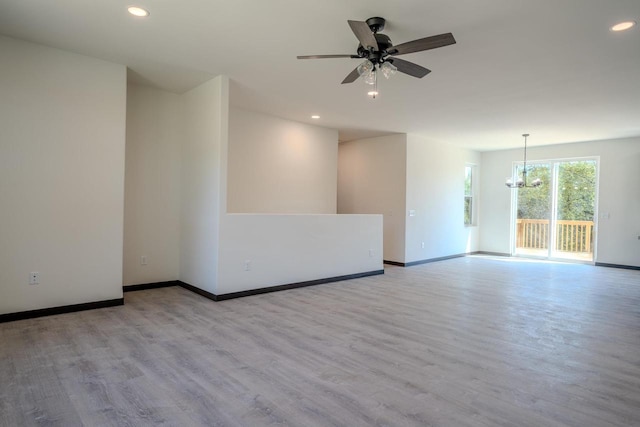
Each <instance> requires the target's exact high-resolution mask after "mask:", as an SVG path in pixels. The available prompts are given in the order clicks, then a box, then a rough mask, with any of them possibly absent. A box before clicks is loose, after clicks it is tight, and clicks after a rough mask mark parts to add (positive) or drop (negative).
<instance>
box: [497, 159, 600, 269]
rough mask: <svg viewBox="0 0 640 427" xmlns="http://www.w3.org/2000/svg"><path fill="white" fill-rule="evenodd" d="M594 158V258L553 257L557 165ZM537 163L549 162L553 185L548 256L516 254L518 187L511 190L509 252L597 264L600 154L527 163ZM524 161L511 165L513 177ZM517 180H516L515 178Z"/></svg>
mask: <svg viewBox="0 0 640 427" xmlns="http://www.w3.org/2000/svg"><path fill="white" fill-rule="evenodd" d="M587 160H593V161H595V162H596V186H595V187H596V188H595V192H596V194H595V206H594V213H593V241H592V245H593V259H592V260H591V261H577V260H571V259H566V258H558V257H552V256H551V252H552V247H553V244H554V243H555V238H556V230H555V228H556V227H555V223H556V215H557V207H558V187H557V185H556V181H557V178H558V177H557V169H558V168H557V165H558V164H560V163H564V162H579V161H587ZM537 164H548V165H549V167H550V172H551V173H550V179H551V182H550V185H551V206H550V209H551V217H550V218H549V236H548V239H549V240H548V241H547V255H546V256H535V255H522V254H516V238H517V236H516V233H517V230H516V221H517V218H518V191H519V190H518V189H513V190H511V220H510V225H509V227H510V229H509V230H510V232H509V236H510V240H509V253H510V254H511V256H514V257H520V258H528V259H540V260H548V261H559V262H571V263H575V264H589V265H595V263H596V259H597V252H598V230H599V226H598V225H599V222H600V221H599V219H600V214H599V210H598V209H599V203H600V156H581V157H563V158H553V159H544V160H529V161H527V165H537ZM523 165H524V162H522V161H514V162H512V165H511V176H512V178H513V177H515V176H516V173H517V168H518V166H520V167H522V166H523ZM514 182H515V180H514Z"/></svg>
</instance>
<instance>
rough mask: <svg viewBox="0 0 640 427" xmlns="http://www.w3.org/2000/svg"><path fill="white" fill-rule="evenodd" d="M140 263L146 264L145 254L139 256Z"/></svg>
mask: <svg viewBox="0 0 640 427" xmlns="http://www.w3.org/2000/svg"><path fill="white" fill-rule="evenodd" d="M140 265H147V256H146V255H142V256H141V257H140Z"/></svg>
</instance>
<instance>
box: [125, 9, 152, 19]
mask: <svg viewBox="0 0 640 427" xmlns="http://www.w3.org/2000/svg"><path fill="white" fill-rule="evenodd" d="M127 10H128V11H129V13H130V14H132V15H133V16H138V17H141V18H144V17H145V16H149V11H148V10H146V9H143V8H141V7H138V6H129V7H128V8H127Z"/></svg>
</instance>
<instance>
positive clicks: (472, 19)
mask: <svg viewBox="0 0 640 427" xmlns="http://www.w3.org/2000/svg"><path fill="white" fill-rule="evenodd" d="M131 4H135V5H139V6H142V7H145V8H147V9H148V10H149V11H150V12H151V15H150V17H148V18H146V19H140V18H134V17H132V16H130V15H129V14H128V13H127V11H126V7H127V6H128V5H131ZM81 8H84V9H81ZM372 16H382V17H384V18H386V19H387V27H386V28H385V30H384V31H383V32H384V33H385V34H387V35H388V36H389V37H390V38H391V40H392V41H393V42H394V44H399V43H403V42H406V41H409V40H414V39H417V38H422V37H426V36H430V35H435V34H440V33H445V32H452V33H453V35H454V36H455V38H456V40H457V42H458V43H457V44H455V45H453V46H448V47H444V48H440V49H435V50H431V51H426V52H419V53H412V54H409V55H405V56H403V57H402V58H403V59H406V60H409V61H413V62H416V63H418V64H420V65H422V66H424V67H427V68H429V69H431V70H432V73H431V74H429V75H428V76H426V77H425V78H423V79H416V78H413V77H410V76H407V75H400V74H398V75H396V76H394V77H392V78H391V79H390V80H385V81H382V82H381V83H380V84H379V90H380V96H379V97H378V99H376V100H371V99H369V98H368V97H367V96H366V87H365V85H364V83H362V81H361V80H358V81H356V82H355V83H352V84H348V85H341V84H340V82H341V81H342V79H343V78H344V77H345V76H346V75H347V74H348V73H349V72H350V71H351V70H352V69H353V68H354V67H355V66H356V65H357V64H358V63H359V60H357V59H324V60H297V59H296V55H310V54H339V53H344V54H351V53H354V52H355V49H356V46H357V41H356V39H355V37H354V35H353V33H352V32H351V30H350V29H349V26H348V25H347V19H353V20H363V21H364V20H366V19H367V18H369V17H372ZM628 19H633V20H636V21H638V22H640V1H638V0H561V1H559V0H537V1H531V0H483V1H479V0H396V1H389V0H387V1H381V0H349V1H345V0H322V1H316V2H313V1H308V0H269V1H265V0H234V1H217V0H179V1H176V0H92V1H85V0H55V1H51V0H0V34H4V35H8V36H12V37H16V38H20V39H25V40H30V41H34V42H37V43H42V44H45V45H49V46H53V47H58V48H61V49H65V50H69V51H73V52H78V53H82V54H86V55H90V56H93V57H97V58H102V59H106V60H109V61H114V62H118V63H122V64H126V65H127V66H128V67H129V68H130V78H131V79H133V80H134V81H136V82H138V83H145V84H149V85H153V86H156V87H160V88H164V89H167V90H170V91H174V92H183V91H185V90H188V89H190V88H192V87H194V86H196V85H198V84H199V83H202V82H204V81H206V80H208V79H209V78H211V77H213V76H216V75H220V74H225V75H228V76H229V77H230V79H231V81H232V87H231V96H232V100H231V102H232V104H233V105H235V106H238V107H242V108H246V109H251V110H256V111H263V112H266V113H269V114H273V115H277V116H281V117H284V118H289V119H292V120H297V121H301V122H307V123H313V124H318V125H321V126H327V127H332V128H337V129H339V130H340V139H341V140H349V139H353V138H356V137H359V136H371V135H377V134H384V133H396V132H407V133H416V134H420V135H422V136H423V137H425V138H427V139H429V140H433V141H440V142H444V143H451V144H456V145H460V146H464V147H469V148H472V149H476V150H494V149H502V148H510V147H521V146H522V137H521V136H520V135H521V134H522V133H524V132H529V133H531V138H530V139H529V143H530V144H531V145H532V146H534V145H543V144H554V143H564V142H576V141H586V140H598V139H608V138H622V137H629V136H637V135H640V71H639V70H640V26H636V27H635V28H633V29H631V30H629V31H627V32H623V33H612V32H610V31H609V27H610V26H611V25H613V24H614V23H616V22H619V21H622V20H628ZM311 114H319V115H321V116H322V117H321V119H320V120H318V121H313V120H312V119H311V118H310V116H311Z"/></svg>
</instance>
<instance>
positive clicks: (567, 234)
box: [552, 160, 596, 261]
mask: <svg viewBox="0 0 640 427" xmlns="http://www.w3.org/2000/svg"><path fill="white" fill-rule="evenodd" d="M557 168H558V175H557V176H558V193H557V209H556V241H555V244H554V245H553V251H552V256H553V257H558V258H565V259H572V260H579V261H593V238H594V235H593V226H594V219H595V217H594V215H595V208H596V161H595V160H581V161H571V162H562V163H559V164H558V166H557Z"/></svg>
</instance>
